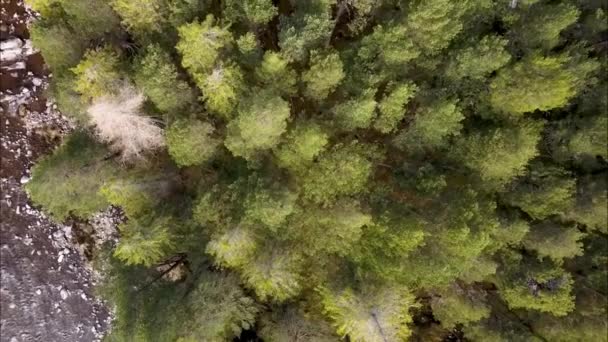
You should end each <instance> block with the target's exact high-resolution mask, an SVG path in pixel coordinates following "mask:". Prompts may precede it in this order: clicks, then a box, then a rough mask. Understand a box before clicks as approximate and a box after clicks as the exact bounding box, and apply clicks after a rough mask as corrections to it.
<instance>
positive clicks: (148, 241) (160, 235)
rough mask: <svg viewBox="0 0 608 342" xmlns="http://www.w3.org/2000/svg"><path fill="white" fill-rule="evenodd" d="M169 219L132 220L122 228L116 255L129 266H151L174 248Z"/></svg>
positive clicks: (171, 223)
mask: <svg viewBox="0 0 608 342" xmlns="http://www.w3.org/2000/svg"><path fill="white" fill-rule="evenodd" d="M173 224H174V223H173V222H171V220H170V219H169V218H158V219H149V218H147V219H146V218H140V219H137V218H130V219H129V221H128V222H127V223H123V224H122V225H121V226H120V232H121V234H122V236H121V239H120V242H119V243H118V245H117V246H116V250H115V251H114V255H115V256H116V257H117V258H118V259H120V260H122V261H124V262H125V263H126V264H127V265H139V264H141V265H144V266H151V265H153V264H155V263H158V262H159V261H161V260H162V258H163V257H166V256H167V255H168V254H169V252H170V251H171V249H172V248H173V242H172V241H171V240H172V236H171V226H172V225H173Z"/></svg>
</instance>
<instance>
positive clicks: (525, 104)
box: [490, 55, 585, 114]
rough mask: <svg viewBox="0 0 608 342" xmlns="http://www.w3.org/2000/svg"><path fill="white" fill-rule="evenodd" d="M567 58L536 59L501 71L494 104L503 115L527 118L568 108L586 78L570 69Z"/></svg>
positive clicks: (494, 83)
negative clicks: (508, 114) (582, 79)
mask: <svg viewBox="0 0 608 342" xmlns="http://www.w3.org/2000/svg"><path fill="white" fill-rule="evenodd" d="M566 62H567V57H564V56H556V57H542V56H539V55H533V56H531V57H528V58H526V59H524V60H522V61H519V62H517V63H515V64H513V65H511V66H508V67H505V68H503V69H501V70H500V72H499V73H498V76H497V77H496V78H495V79H494V80H493V81H492V83H491V84H490V101H491V103H492V106H493V107H494V108H495V109H497V110H500V111H504V112H507V113H512V114H523V113H527V112H533V111H535V110H541V111H547V110H550V109H554V108H559V107H563V106H565V105H566V104H567V103H568V101H569V100H570V99H571V98H572V97H574V96H575V95H576V92H577V83H578V82H580V79H581V78H584V77H585V75H584V74H582V75H581V74H575V73H573V72H572V71H571V70H569V69H567V68H566V65H565V64H566Z"/></svg>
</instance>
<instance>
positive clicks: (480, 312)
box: [431, 284, 490, 329]
mask: <svg viewBox="0 0 608 342" xmlns="http://www.w3.org/2000/svg"><path fill="white" fill-rule="evenodd" d="M484 297H485V295H484V293H483V292H480V291H478V290H475V289H472V288H471V289H469V288H462V287H460V286H458V285H456V284H455V285H453V286H450V287H449V288H447V289H446V290H445V291H441V292H440V293H439V297H436V298H433V300H432V301H431V308H432V310H433V317H435V318H437V319H438V320H439V321H440V322H441V325H442V326H444V327H445V328H447V329H452V328H453V327H454V326H456V324H464V325H468V324H469V323H471V322H477V321H479V320H481V319H483V318H487V317H488V316H489V315H490V309H489V307H488V305H487V304H486V303H485V298H484Z"/></svg>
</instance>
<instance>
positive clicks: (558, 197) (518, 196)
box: [502, 163, 575, 219]
mask: <svg viewBox="0 0 608 342" xmlns="http://www.w3.org/2000/svg"><path fill="white" fill-rule="evenodd" d="M574 187H575V180H574V179H573V178H570V177H569V174H568V173H567V172H566V171H565V170H563V169H560V168H558V167H554V166H550V165H543V164H540V163H534V164H532V165H531V166H530V171H529V174H528V176H527V177H526V178H524V179H522V180H521V181H519V182H518V183H517V184H516V185H515V186H514V187H513V189H511V190H510V191H509V192H507V193H506V194H504V195H503V196H502V199H503V201H504V202H505V203H507V204H509V205H512V206H516V207H519V208H521V209H522V210H523V211H525V212H526V213H527V214H528V215H530V216H531V217H532V218H534V219H544V218H546V217H548V216H550V215H563V214H564V213H565V212H566V211H567V210H568V209H570V207H571V206H572V196H573V194H574Z"/></svg>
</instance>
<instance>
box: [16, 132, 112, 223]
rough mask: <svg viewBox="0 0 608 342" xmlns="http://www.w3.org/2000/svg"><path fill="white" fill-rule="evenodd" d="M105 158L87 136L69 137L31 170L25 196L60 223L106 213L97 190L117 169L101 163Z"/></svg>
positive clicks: (76, 135) (78, 134)
mask: <svg viewBox="0 0 608 342" xmlns="http://www.w3.org/2000/svg"><path fill="white" fill-rule="evenodd" d="M107 154H108V151H107V150H106V149H105V148H104V147H103V146H101V145H99V144H97V143H95V142H94V141H93V140H92V139H91V137H90V136H89V135H88V134H87V133H85V132H82V131H77V132H75V133H72V134H71V135H70V136H69V137H67V138H66V141H65V142H64V143H63V144H62V145H61V146H60V147H59V148H58V149H57V150H55V151H54V152H53V154H52V155H50V156H48V157H45V158H44V159H42V160H40V161H39V162H38V164H37V165H36V166H35V167H34V169H33V170H32V180H31V181H30V182H29V183H28V184H27V186H26V190H27V193H28V195H29V196H30V198H31V199H32V201H33V202H34V203H36V204H39V205H42V206H44V209H45V210H46V211H47V212H48V213H50V214H51V215H52V216H53V217H55V218H56V219H58V220H60V221H62V220H65V219H66V218H67V217H68V216H69V215H70V214H72V215H75V216H79V217H83V218H85V217H87V216H89V215H91V214H93V213H95V212H96V211H100V210H103V209H105V208H106V207H107V206H108V205H109V203H108V202H107V201H106V199H105V198H104V197H103V196H102V195H101V194H99V190H100V188H101V187H102V185H103V183H104V181H105V180H107V179H109V178H111V177H112V176H113V174H114V173H115V168H116V166H115V165H113V163H112V162H111V161H106V160H104V157H105V156H106V155H107Z"/></svg>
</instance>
